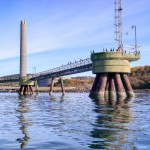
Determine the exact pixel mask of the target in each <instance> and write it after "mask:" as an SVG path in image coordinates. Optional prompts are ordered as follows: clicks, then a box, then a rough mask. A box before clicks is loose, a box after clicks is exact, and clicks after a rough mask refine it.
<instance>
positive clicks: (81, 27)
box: [0, 0, 150, 76]
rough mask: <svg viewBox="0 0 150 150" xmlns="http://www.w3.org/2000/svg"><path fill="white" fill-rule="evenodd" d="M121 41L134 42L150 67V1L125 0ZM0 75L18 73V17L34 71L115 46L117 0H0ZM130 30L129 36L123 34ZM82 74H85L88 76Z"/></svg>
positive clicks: (30, 65) (56, 65) (141, 62)
mask: <svg viewBox="0 0 150 150" xmlns="http://www.w3.org/2000/svg"><path fill="white" fill-rule="evenodd" d="M122 7H123V12H122V21H123V44H125V45H134V30H133V29H131V26H132V25H136V27H137V41H138V44H139V45H140V46H141V47H140V50H141V59H140V60H139V61H137V62H133V63H132V64H131V66H144V65H150V61H149V58H150V50H149V48H150V1H149V0H137V1H135V0H132V1H131V0H122ZM0 18H1V19H0V64H1V71H0V76H3V75H10V74H16V73H19V53H20V44H19V42H20V21H21V20H26V22H27V53H28V58H27V60H28V62H27V65H28V67H27V71H28V73H33V67H36V71H37V72H41V71H44V70H48V69H51V68H54V67H58V66H61V65H62V64H67V63H68V62H69V61H72V62H73V61H75V60H79V59H84V58H89V57H90V52H91V51H92V50H93V49H94V50H95V51H96V52H98V51H102V49H103V48H107V49H109V48H117V45H118V43H117V42H116V41H115V40H114V28H115V27H114V0H0ZM126 32H128V35H126V34H125V33H126ZM90 74H91V73H84V74H82V75H90Z"/></svg>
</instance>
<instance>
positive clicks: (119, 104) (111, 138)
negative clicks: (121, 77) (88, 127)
mask: <svg viewBox="0 0 150 150" xmlns="http://www.w3.org/2000/svg"><path fill="white" fill-rule="evenodd" d="M131 100H132V99H125V100H123V99H118V100H117V101H112V100H104V99H101V100H95V104H96V105H95V109H94V112H96V113H97V114H98V116H97V119H96V121H95V124H94V125H93V126H94V128H93V130H92V131H91V137H92V138H94V140H93V141H92V143H91V144H89V147H90V148H93V149H118V150H121V149H135V147H134V145H133V143H132V142H131V141H130V140H129V139H128V136H129V132H128V131H129V128H128V126H127V125H128V123H129V122H131V121H132V118H133V113H132V111H131V109H130V105H131V104H130V102H131Z"/></svg>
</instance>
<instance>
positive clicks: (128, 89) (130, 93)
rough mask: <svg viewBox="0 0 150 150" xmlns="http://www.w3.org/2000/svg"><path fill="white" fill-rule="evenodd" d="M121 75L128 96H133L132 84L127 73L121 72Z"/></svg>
mask: <svg viewBox="0 0 150 150" xmlns="http://www.w3.org/2000/svg"><path fill="white" fill-rule="evenodd" d="M121 77H122V81H123V84H124V87H125V90H126V93H127V96H128V97H134V96H135V94H134V92H133V90H132V86H131V84H130V81H129V78H128V75H127V74H122V75H121Z"/></svg>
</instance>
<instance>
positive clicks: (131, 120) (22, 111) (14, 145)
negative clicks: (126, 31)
mask: <svg viewBox="0 0 150 150" xmlns="http://www.w3.org/2000/svg"><path fill="white" fill-rule="evenodd" d="M21 148H24V149H29V150H32V149H35V150H38V149H40V150H41V149H52V150H55V149H56V150H70V149H71V150H84V149H85V150H86V149H108V150H109V149H110V150H111V149H114V150H116V149H117V150H136V149H140V150H143V149H145V150H146V149H147V150H149V149H150V93H137V94H136V98H135V99H134V100H126V101H125V102H120V103H119V102H117V103H113V104H108V103H107V102H106V103H105V102H95V101H94V100H92V99H90V98H89V97H88V94H86V93H67V94H66V95H65V96H64V97H62V96H61V93H57V94H56V93H54V95H53V96H52V97H50V96H49V95H48V94H44V93H43V94H39V95H38V96H36V95H33V96H31V97H20V96H19V95H18V94H16V93H0V150H3V149H4V150H17V149H21Z"/></svg>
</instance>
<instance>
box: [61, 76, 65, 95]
mask: <svg viewBox="0 0 150 150" xmlns="http://www.w3.org/2000/svg"><path fill="white" fill-rule="evenodd" d="M60 84H61V91H62V95H65V89H64V83H63V79H62V78H60Z"/></svg>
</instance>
